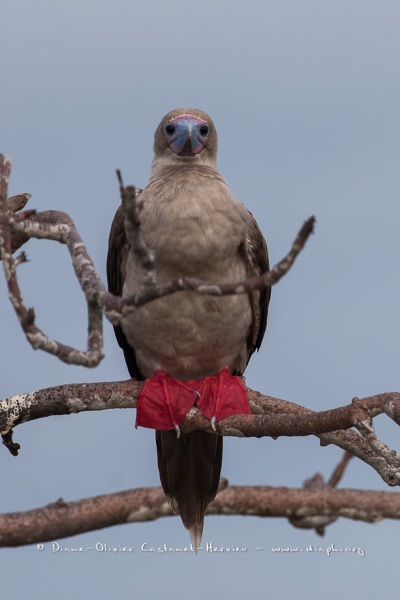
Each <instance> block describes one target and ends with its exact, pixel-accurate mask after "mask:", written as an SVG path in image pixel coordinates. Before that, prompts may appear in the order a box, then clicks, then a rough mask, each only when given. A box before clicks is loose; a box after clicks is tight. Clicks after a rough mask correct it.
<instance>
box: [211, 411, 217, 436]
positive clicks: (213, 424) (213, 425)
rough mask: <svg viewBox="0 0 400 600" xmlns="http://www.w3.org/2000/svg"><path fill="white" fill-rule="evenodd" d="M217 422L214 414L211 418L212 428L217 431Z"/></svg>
mask: <svg viewBox="0 0 400 600" xmlns="http://www.w3.org/2000/svg"><path fill="white" fill-rule="evenodd" d="M216 422H217V418H216V416H215V415H214V416H213V418H212V419H211V428H212V429H213V431H215V432H216V431H217V428H216V427H215V423H216Z"/></svg>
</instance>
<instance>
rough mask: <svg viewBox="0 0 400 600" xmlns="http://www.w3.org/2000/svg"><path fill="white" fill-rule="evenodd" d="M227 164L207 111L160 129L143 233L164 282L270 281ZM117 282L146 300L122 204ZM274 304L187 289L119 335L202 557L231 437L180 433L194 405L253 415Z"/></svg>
mask: <svg viewBox="0 0 400 600" xmlns="http://www.w3.org/2000/svg"><path fill="white" fill-rule="evenodd" d="M216 155H217V132H216V130H215V126H214V123H213V121H212V120H211V118H210V117H209V116H208V115H207V114H205V113H204V112H202V111H200V110H197V109H191V108H190V109H189V108H179V109H176V110H173V111H171V112H169V113H168V114H167V115H166V116H165V117H164V118H163V119H162V120H161V123H160V124H159V126H158V127H157V130H156V132H155V137H154V160H153V163H152V171H151V177H150V180H149V182H148V184H147V186H146V187H145V189H144V190H143V191H142V193H141V195H140V199H141V210H140V221H141V225H140V227H141V232H142V235H143V238H144V241H145V243H146V244H147V246H148V247H149V248H150V249H151V250H153V251H154V253H155V256H156V261H157V281H158V282H159V283H164V282H167V281H169V280H171V279H175V278H176V277H179V276H192V277H197V278H199V279H202V280H204V281H208V282H213V283H214V282H215V283H223V282H227V281H240V280H243V279H245V278H247V277H253V276H257V275H261V274H262V273H265V272H266V271H268V268H269V265H268V253H267V247H266V243H265V240H264V238H263V236H262V234H261V231H260V229H259V227H258V225H257V223H256V221H255V220H254V218H253V216H252V215H251V213H250V212H249V211H248V210H247V209H246V208H245V207H244V206H243V205H242V204H240V203H239V202H238V201H237V200H236V199H235V198H234V197H233V195H232V193H231V192H230V190H229V187H228V185H227V183H226V181H225V179H224V178H223V177H222V176H221V175H220V173H219V172H218V170H217V166H216ZM107 277H108V284H109V290H110V291H111V292H112V293H114V294H116V295H119V296H128V295H131V294H133V293H135V292H136V291H137V290H138V286H139V285H140V281H141V277H142V269H141V266H140V263H139V261H138V258H137V256H135V254H134V253H133V251H132V250H131V248H130V245H129V243H128V242H127V239H126V235H125V230H124V212H123V208H122V205H121V206H120V208H119V209H118V211H117V213H116V215H115V217H114V221H113V224H112V227H111V232H110V238H109V251H108V257H107ZM269 299H270V288H265V289H264V290H262V291H256V292H253V293H251V294H238V295H230V296H209V295H203V294H198V293H196V292H189V291H182V292H178V293H175V294H172V295H168V296H165V297H162V298H158V299H157V300H154V301H152V302H149V303H148V304H145V305H143V306H141V307H140V308H138V309H136V310H135V311H133V312H131V313H129V314H128V315H127V316H125V317H124V318H123V319H122V321H121V323H120V325H118V326H116V327H115V328H114V329H115V333H116V337H117V340H118V343H119V345H120V346H121V348H122V350H123V351H124V355H125V361H126V363H127V366H128V370H129V373H130V375H131V377H133V378H136V379H139V380H144V379H145V380H146V383H145V385H144V388H143V391H142V395H141V397H140V398H139V402H138V413H137V414H138V418H137V423H138V424H139V425H143V426H148V427H153V428H154V429H156V441H157V453H158V467H159V471H160V478H161V483H162V486H163V488H164V491H165V493H166V494H167V496H168V497H169V498H170V500H171V502H172V506H173V508H174V509H175V510H176V511H177V512H179V514H180V516H181V518H182V521H183V523H184V525H185V527H186V528H187V529H188V530H189V532H190V534H191V538H192V542H193V545H194V548H195V549H196V550H197V548H198V547H199V544H200V541H201V536H202V530H203V520H204V513H205V510H206V508H207V506H208V504H209V503H210V502H211V501H212V500H213V499H214V498H215V495H216V493H217V490H218V484H219V479H220V472H221V463H222V436H220V435H217V434H212V433H207V432H204V431H192V432H187V433H185V432H183V431H182V432H181V433H180V435H179V436H177V432H176V430H178V433H179V424H180V423H182V422H183V420H184V418H185V415H186V413H187V412H188V410H189V409H190V407H191V406H192V405H194V404H196V405H197V406H198V407H199V408H200V410H202V411H203V412H204V414H205V415H206V416H208V417H209V418H213V420H214V421H215V419H218V418H223V417H225V416H228V415H229V414H236V413H246V412H247V413H249V412H250V410H249V406H248V401H247V397H246V395H245V391H244V387H243V384H242V382H241V380H240V379H239V378H238V377H236V376H237V375H241V374H242V373H243V372H244V370H245V368H246V365H247V363H248V361H249V359H250V356H251V355H252V353H253V352H254V351H255V350H256V349H257V350H258V349H259V347H260V345H261V342H262V339H263V336H264V332H265V328H266V323H267V312H268V303H269ZM232 376H234V377H232ZM146 386H147V387H146ZM146 390H147V391H146Z"/></svg>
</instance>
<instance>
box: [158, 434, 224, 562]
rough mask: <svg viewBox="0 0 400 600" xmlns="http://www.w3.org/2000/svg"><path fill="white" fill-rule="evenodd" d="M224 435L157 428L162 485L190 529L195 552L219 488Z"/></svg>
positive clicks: (174, 507)
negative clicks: (206, 515) (211, 503)
mask: <svg viewBox="0 0 400 600" xmlns="http://www.w3.org/2000/svg"><path fill="white" fill-rule="evenodd" d="M222 439H223V438H222V436H219V435H215V434H212V433H207V432H205V431H191V432H190V433H181V434H180V436H179V437H177V435H176V432H175V431H156V441H157V457H158V469H159V471H160V478H161V484H162V486H163V488H164V491H165V493H166V494H167V496H168V497H169V498H170V500H171V504H172V508H173V509H174V511H175V512H178V513H179V514H180V517H181V519H182V522H183V524H184V526H185V527H186V529H188V530H189V533H190V537H191V539H192V543H193V546H194V549H195V551H196V552H197V548H198V547H199V546H200V543H201V537H202V533H203V521H204V513H205V511H206V509H207V506H208V505H209V504H210V502H212V501H213V500H214V498H215V496H216V493H217V491H218V484H219V479H220V473H221V464H222Z"/></svg>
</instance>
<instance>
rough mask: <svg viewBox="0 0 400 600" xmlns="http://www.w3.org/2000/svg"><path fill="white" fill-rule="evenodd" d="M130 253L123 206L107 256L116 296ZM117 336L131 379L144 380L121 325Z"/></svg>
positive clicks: (111, 285)
mask: <svg viewBox="0 0 400 600" xmlns="http://www.w3.org/2000/svg"><path fill="white" fill-rule="evenodd" d="M128 251H129V244H128V242H127V240H126V235H125V227H124V210H123V207H122V204H121V205H120V207H119V208H118V210H117V212H116V213H115V216H114V220H113V222H112V225H111V230H110V235H109V238H108V254H107V281H108V290H109V291H110V292H111V293H112V294H115V295H116V296H122V289H123V287H124V281H125V264H126V258H127V255H128ZM114 332H115V336H116V338H117V341H118V344H119V345H120V347H121V348H122V350H123V352H124V356H125V362H126V366H127V367H128V371H129V374H130V376H131V377H134V378H135V379H144V377H143V376H142V374H141V373H140V370H139V367H138V365H137V362H136V355H135V350H134V349H133V348H132V346H130V345H129V344H128V340H127V339H126V337H125V334H124V332H123V330H122V327H121V326H120V325H115V326H114Z"/></svg>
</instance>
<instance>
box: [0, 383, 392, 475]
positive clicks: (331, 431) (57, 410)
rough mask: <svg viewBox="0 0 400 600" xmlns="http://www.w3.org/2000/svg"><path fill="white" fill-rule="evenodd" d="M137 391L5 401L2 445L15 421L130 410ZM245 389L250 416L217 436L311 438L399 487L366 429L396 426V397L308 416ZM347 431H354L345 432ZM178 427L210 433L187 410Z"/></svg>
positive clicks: (114, 387) (51, 393) (227, 422)
mask: <svg viewBox="0 0 400 600" xmlns="http://www.w3.org/2000/svg"><path fill="white" fill-rule="evenodd" d="M141 388H142V382H139V381H135V380H127V381H115V382H108V383H92V384H86V383H85V384H67V385H62V386H57V387H53V388H47V389H43V390H38V391H36V392H30V393H27V394H20V395H17V396H13V397H10V398H5V399H4V400H2V401H1V402H0V433H2V435H3V443H4V444H5V445H6V446H7V447H8V448H9V449H10V451H11V452H12V453H13V454H15V452H17V451H18V448H16V446H15V444H14V442H13V441H12V435H10V432H11V431H12V429H13V428H14V427H16V426H17V425H19V424H20V423H26V422H27V421H32V420H34V419H40V418H43V417H47V416H50V415H62V414H71V413H78V412H82V411H88V410H106V409H113V408H135V407H136V403H137V399H138V396H139V393H140V390H141ZM246 391H247V394H248V398H249V402H250V408H251V411H252V415H234V416H231V417H228V418H227V419H223V420H221V421H218V422H217V423H216V430H217V432H218V434H220V435H225V436H227V435H228V436H236V437H263V436H268V437H272V438H278V437H280V436H305V435H317V436H318V437H319V438H320V440H321V443H322V445H328V444H334V445H336V446H338V447H340V448H342V449H343V450H347V451H348V452H350V453H351V454H354V455H355V456H357V457H358V458H360V459H361V460H363V461H364V462H366V463H367V464H369V465H370V466H371V467H372V468H373V469H375V471H376V472H377V473H378V474H379V475H380V476H381V477H382V479H383V480H384V481H385V482H386V483H387V484H388V485H390V486H397V485H400V455H398V454H397V453H396V452H395V451H393V450H390V449H389V448H388V447H387V446H386V445H385V444H384V443H383V442H382V441H380V440H378V439H377V438H376V436H375V433H374V431H373V426H372V418H373V417H375V416H377V415H379V414H383V413H385V414H386V415H387V416H388V417H390V418H391V419H392V420H393V421H394V422H395V423H396V424H397V425H399V424H400V394H398V393H391V394H389V393H388V394H378V395H376V396H370V397H368V398H363V399H361V400H360V399H356V398H355V399H354V400H353V402H352V403H351V404H349V405H347V406H341V407H339V408H336V409H331V410H327V411H321V412H314V411H311V410H310V409H307V408H305V407H303V406H299V405H298V404H294V403H292V402H288V401H286V400H281V399H279V398H273V397H271V396H265V395H263V394H260V392H257V391H254V390H252V389H250V388H246ZM352 427H355V428H356V429H358V432H357V431H352V430H350V428H352ZM181 429H182V430H183V431H185V430H186V431H188V430H194V429H202V430H205V431H209V432H212V431H213V428H212V426H211V423H210V421H209V420H208V419H207V418H206V417H205V416H204V415H203V414H202V413H201V412H200V411H199V410H198V409H197V408H192V409H191V411H190V412H189V414H188V415H187V417H186V419H185V421H184V423H183V425H182V426H181ZM344 430H348V431H344ZM4 435H6V438H5V439H4Z"/></svg>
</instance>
